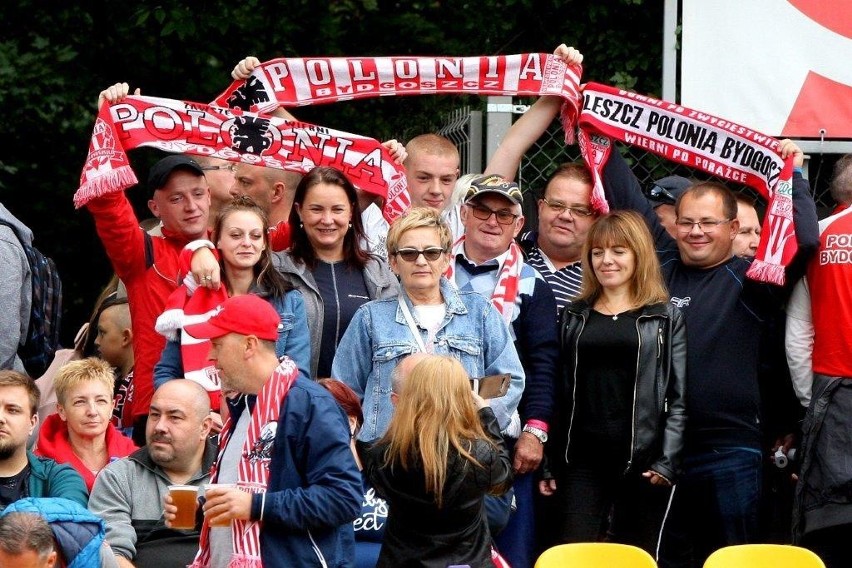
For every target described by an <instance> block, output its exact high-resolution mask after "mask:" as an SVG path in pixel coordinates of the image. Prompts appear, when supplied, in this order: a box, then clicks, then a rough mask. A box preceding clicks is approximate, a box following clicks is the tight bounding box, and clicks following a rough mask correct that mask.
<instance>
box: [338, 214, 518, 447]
mask: <svg viewBox="0 0 852 568" xmlns="http://www.w3.org/2000/svg"><path fill="white" fill-rule="evenodd" d="M451 245H452V236H451V234H450V229H449V228H448V227H447V225H446V223H445V222H444V221H442V220H441V218H440V216H439V214H438V213H436V212H435V211H433V210H431V209H429V208H424V207H415V208H412V209H410V210H409V211H408V212H407V213H406V214H405V215H403V216H402V217H399V218H398V219H396V220H395V221H394V223H393V224H392V225H391V228H390V231H389V232H388V238H387V248H388V258H389V260H390V265H391V269H392V270H393V271H394V272H395V273H396V274H397V275H398V276H399V280H400V284H402V292H401V293H400V294H399V296H398V297H397V298H392V299H385V300H377V301H374V302H369V303H367V304H365V305H363V306H361V307H360V308H359V309H358V311H357V312H356V313H355V316H354V317H353V318H352V322H351V323H350V324H349V329H347V330H346V333H345V334H344V335H343V338H342V339H341V340H340V345H339V346H338V349H337V353H336V354H335V357H334V364H333V365H332V376H334V377H337V378H339V379H340V380H342V381H344V382H345V383H346V384H348V385H349V386H350V387H352V389H353V390H354V391H355V392H356V393H357V394H358V396H359V397H361V398H362V400H363V408H364V414H365V415H364V425H363V427H362V428H361V430H360V432H359V433H358V439H360V440H363V441H371V440H375V439H377V438H379V437H381V436H382V435H383V434H384V433H385V430H387V427H388V424H389V423H390V418H391V415H392V414H393V404H392V403H391V375H392V374H393V371H394V369H395V368H396V366H397V364H398V363H399V362H400V361H401V360H402V359H403V358H404V357H406V356H407V355H410V354H412V353H418V352H423V353H435V354H440V355H452V356H453V357H455V358H456V359H458V360H459V361H460V362H461V364H462V366H463V367H464V369H465V371H467V373H468V374H469V375H470V376H471V377H484V376H488V375H500V374H503V373H508V374H510V375H511V380H510V385H509V389H508V391H507V392H506V394H504V395H503V396H500V397H496V398H493V399H490V401H489V404H490V406H491V408H492V410H493V411H494V414H495V415H496V417H497V421H498V423H499V424H500V428H501V430H502V429H506V428H507V427H508V426H509V421H510V418H511V416H512V413H513V412H514V411H515V409H516V408H517V406H518V401H519V400H520V398H521V392H522V391H523V385H524V372H523V369H522V368H521V363H520V361H519V359H518V354H517V352H516V351H515V346H514V344H513V342H512V338H511V336H510V335H509V328H508V326H506V324H505V323H504V321H503V319H502V318H501V317H500V314H499V313H498V312H497V310H496V309H495V308H494V307H493V306H492V304H491V302H490V301H489V300H488V299H487V298H485V297H484V296H481V295H479V294H476V293H474V292H463V291H459V290H457V289H456V288H455V287H454V286H453V285H452V284H450V283H449V281H448V280H447V279H446V278H444V277H443V274H444V272H445V271H446V270H447V267H448V266H449V262H450V253H449V251H450V247H451Z"/></svg>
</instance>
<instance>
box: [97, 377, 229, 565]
mask: <svg viewBox="0 0 852 568" xmlns="http://www.w3.org/2000/svg"><path fill="white" fill-rule="evenodd" d="M211 425H212V419H211V418H210V399H209V397H208V396H207V392H206V391H205V390H204V389H203V388H202V387H201V386H199V385H198V384H197V383H195V382H193V381H189V380H186V379H175V380H172V381H169V382H167V383H165V384H163V385H162V386H161V387H160V388H158V389H157V391H156V392H155V393H154V397H153V398H152V399H151V406H150V410H149V412H148V422H147V429H146V432H145V435H146V440H147V445H146V446H145V447H143V448H142V449H140V450H137V451H136V452H134V453H133V454H131V455H129V456H128V457H126V458H123V459H120V460H118V461H115V462H113V463H111V464H109V465H108V466H107V467H106V468H104V470H103V471H101V473H100V475H98V478H97V479H96V480H95V486H94V487H93V488H92V495H91V497H90V498H89V509H90V510H91V511H92V512H93V513H95V514H96V515H99V516H100V517H101V518H103V519H104V521H106V524H107V531H106V540H107V542H108V543H109V545H110V546H111V547H112V549H113V551H114V553H115V556H116V560H117V561H118V564H119V566H121V567H122V568H127V567H130V566H136V567H137V568H145V567H149V566H151V567H153V566H157V567H160V566H186V565H188V564H191V563H192V561H193V559H194V558H195V552H196V550H197V549H198V538H199V532H198V531H186V530H173V529H169V528H167V527H166V526H165V523H164V521H163V499H164V498H165V496H166V495H167V494H168V486H169V485H197V486H200V485H203V484H205V483H208V482H209V480H210V479H209V471H210V467H211V466H212V465H213V461H214V460H215V458H216V446H215V444H214V443H213V442H212V441H211V439H210V428H211Z"/></svg>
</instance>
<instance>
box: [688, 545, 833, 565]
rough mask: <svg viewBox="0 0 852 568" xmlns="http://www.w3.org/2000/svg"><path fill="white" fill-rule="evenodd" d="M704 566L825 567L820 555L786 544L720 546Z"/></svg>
mask: <svg viewBox="0 0 852 568" xmlns="http://www.w3.org/2000/svg"><path fill="white" fill-rule="evenodd" d="M704 568H825V564H824V563H823V561H822V560H820V558H819V556H817V555H816V554H814V553H813V552H811V551H810V550H808V549H807V548H801V547H799V546H790V545H786V544H737V545H731V546H726V547H724V548H720V549H719V550H717V551H716V552H714V553H713V554H711V555H710V556H709V557H708V558H707V560H706V561H705V562H704Z"/></svg>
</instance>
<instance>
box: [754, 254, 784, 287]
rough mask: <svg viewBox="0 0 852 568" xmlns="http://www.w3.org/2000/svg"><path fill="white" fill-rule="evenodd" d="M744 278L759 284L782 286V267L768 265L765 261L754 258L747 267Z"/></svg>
mask: <svg viewBox="0 0 852 568" xmlns="http://www.w3.org/2000/svg"><path fill="white" fill-rule="evenodd" d="M746 276H748V277H749V278H751V279H753V280H757V281H759V282H769V283H771V284H775V285H777V286H783V285H784V280H785V273H784V267H783V266H780V265H778V264H770V263H768V262H766V261H765V260H760V259H758V258H755V259H754V260H753V261H752V263H751V267H749V269H748V272H746Z"/></svg>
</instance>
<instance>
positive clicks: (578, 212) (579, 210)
mask: <svg viewBox="0 0 852 568" xmlns="http://www.w3.org/2000/svg"><path fill="white" fill-rule="evenodd" d="M541 200H542V201H544V204H545V205H547V207H548V208H549V209H550V210H551V211H553V212H554V213H556V214H557V215H562V214H563V213H565V212H566V211H568V212H570V213H571V217H574V216H577V217H588V216H589V215H591V214H592V213H594V211H592V210H591V209H589V208H588V207H582V206H580V205H565V204H564V203H562V202H561V201H548V199H547V198H546V197H542V198H541Z"/></svg>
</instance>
